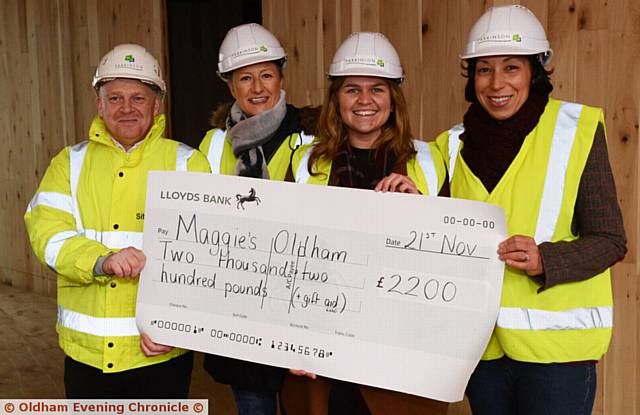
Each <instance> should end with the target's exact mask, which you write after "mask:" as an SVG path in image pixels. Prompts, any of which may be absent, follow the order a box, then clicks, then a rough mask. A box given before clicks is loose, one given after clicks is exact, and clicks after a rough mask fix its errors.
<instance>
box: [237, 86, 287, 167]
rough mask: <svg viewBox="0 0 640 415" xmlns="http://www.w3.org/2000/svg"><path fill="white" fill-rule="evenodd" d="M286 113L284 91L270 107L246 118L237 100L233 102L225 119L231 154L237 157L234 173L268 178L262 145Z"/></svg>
mask: <svg viewBox="0 0 640 415" xmlns="http://www.w3.org/2000/svg"><path fill="white" fill-rule="evenodd" d="M286 113H287V104H286V101H285V92H284V90H281V91H280V99H279V100H278V102H277V103H276V105H275V106H274V107H273V108H271V109H269V110H267V111H265V112H262V113H260V114H256V115H254V116H253V117H247V116H246V114H245V113H244V112H242V110H241V109H240V106H239V105H238V101H236V102H234V103H233V106H232V107H231V112H230V113H229V118H227V130H228V131H229V135H228V137H229V141H230V142H231V146H232V147H233V154H235V156H236V157H237V158H238V161H237V162H236V166H235V168H234V169H233V174H234V175H236V176H246V177H257V178H263V179H268V178H269V170H267V162H266V160H265V158H264V152H263V151H262V145H263V144H264V143H266V142H267V141H269V139H270V138H271V137H272V136H273V133H275V132H276V130H277V129H278V127H279V126H280V124H281V123H282V120H283V119H284V116H285V115H286Z"/></svg>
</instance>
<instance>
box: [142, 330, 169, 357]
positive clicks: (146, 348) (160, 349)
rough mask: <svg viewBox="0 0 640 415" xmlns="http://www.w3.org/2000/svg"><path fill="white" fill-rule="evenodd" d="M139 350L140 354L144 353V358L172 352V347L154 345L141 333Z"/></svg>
mask: <svg viewBox="0 0 640 415" xmlns="http://www.w3.org/2000/svg"><path fill="white" fill-rule="evenodd" d="M140 349H142V353H144V355H145V356H147V357H151V356H159V355H161V354H165V353H169V352H170V351H171V350H173V347H171V346H165V345H163V344H158V343H154V342H153V341H152V340H151V338H149V336H147V335H146V334H144V333H142V334H141V335H140Z"/></svg>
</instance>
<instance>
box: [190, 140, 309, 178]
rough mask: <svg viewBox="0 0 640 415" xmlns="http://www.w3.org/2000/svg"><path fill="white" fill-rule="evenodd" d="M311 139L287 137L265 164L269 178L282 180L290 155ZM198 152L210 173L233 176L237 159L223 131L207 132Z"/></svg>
mask: <svg viewBox="0 0 640 415" xmlns="http://www.w3.org/2000/svg"><path fill="white" fill-rule="evenodd" d="M313 138H314V137H313V136H312V135H306V134H304V133H300V134H291V135H290V136H288V137H287V138H286V139H285V140H284V141H283V142H282V144H281V145H280V147H279V148H278V149H277V150H276V152H275V153H274V154H273V156H272V157H271V160H269V162H268V163H267V169H268V170H269V176H270V178H271V179H272V180H284V179H285V176H286V174H287V169H288V168H289V164H290V162H291V157H292V154H293V153H294V152H295V151H296V149H298V148H299V147H300V146H302V145H305V144H309V143H311V142H312V141H313ZM200 151H201V152H202V153H203V154H205V155H206V156H207V159H208V160H209V164H210V165H211V172H212V173H214V174H225V175H231V174H233V169H234V167H235V166H236V162H237V161H238V159H237V157H236V156H235V154H233V147H232V146H231V142H230V141H229V140H227V132H226V131H225V130H221V129H218V128H214V129H212V130H209V131H207V133H206V135H205V136H204V139H203V140H202V143H200Z"/></svg>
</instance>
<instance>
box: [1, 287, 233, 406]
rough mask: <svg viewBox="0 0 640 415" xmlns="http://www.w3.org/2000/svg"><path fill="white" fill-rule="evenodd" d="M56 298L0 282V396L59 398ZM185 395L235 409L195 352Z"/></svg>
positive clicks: (61, 395)
mask: <svg viewBox="0 0 640 415" xmlns="http://www.w3.org/2000/svg"><path fill="white" fill-rule="evenodd" d="M55 322H56V301H55V299H52V298H48V297H43V296H40V295H37V294H33V293H28V292H24V291H21V290H17V289H15V288H12V287H10V286H7V285H4V284H0V356H2V358H1V359H0V399H9V398H11V399H29V398H30V399H63V398H64V384H63V360H64V353H62V351H61V350H60V348H59V347H58V336H57V334H56V330H55ZM190 397H191V398H198V399H200V398H202V399H209V413H210V414H215V415H224V414H235V413H236V409H235V404H234V403H233V396H232V394H231V390H230V389H229V388H228V387H227V386H225V385H220V384H218V383H216V382H214V381H213V380H212V379H211V378H210V377H209V375H207V374H206V373H205V372H204V370H203V369H202V354H201V353H197V354H196V363H195V365H194V370H193V378H192V382H191V393H190Z"/></svg>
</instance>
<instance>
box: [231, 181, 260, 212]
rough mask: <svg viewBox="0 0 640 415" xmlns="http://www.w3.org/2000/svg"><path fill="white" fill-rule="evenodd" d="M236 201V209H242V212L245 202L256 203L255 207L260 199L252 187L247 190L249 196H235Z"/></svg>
mask: <svg viewBox="0 0 640 415" xmlns="http://www.w3.org/2000/svg"><path fill="white" fill-rule="evenodd" d="M236 201H237V203H236V208H238V209H240V208H242V210H244V203H245V202H256V205H259V204H260V198H259V197H258V196H256V189H254V188H253V187H252V188H251V190H249V194H248V195H246V196H243V195H240V194H237V195H236Z"/></svg>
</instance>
